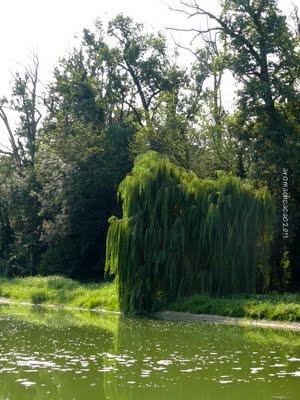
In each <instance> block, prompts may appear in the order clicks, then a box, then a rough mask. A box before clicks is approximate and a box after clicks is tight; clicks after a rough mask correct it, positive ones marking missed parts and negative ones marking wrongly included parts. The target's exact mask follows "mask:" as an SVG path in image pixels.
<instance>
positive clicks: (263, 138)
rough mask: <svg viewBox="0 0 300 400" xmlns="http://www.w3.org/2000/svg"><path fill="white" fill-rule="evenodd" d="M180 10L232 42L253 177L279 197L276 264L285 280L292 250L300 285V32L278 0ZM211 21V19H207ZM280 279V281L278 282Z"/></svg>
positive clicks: (230, 0) (227, 1)
mask: <svg viewBox="0 0 300 400" xmlns="http://www.w3.org/2000/svg"><path fill="white" fill-rule="evenodd" d="M181 5H182V7H181V8H179V9H177V11H179V12H181V13H184V14H185V15H187V16H188V17H190V18H191V19H192V18H198V21H199V23H200V26H199V27H197V28H195V29H194V30H195V31H196V32H197V34H198V35H203V34H207V33H209V32H217V33H218V38H219V42H220V43H223V45H225V44H226V47H227V51H228V55H229V64H228V66H229V68H230V70H231V71H232V73H233V75H234V77H235V79H236V80H237V81H238V82H239V83H240V89H239V90H238V112H239V122H240V123H241V125H240V133H239V139H240V141H241V142H244V144H245V146H244V148H245V149H248V151H250V150H251V149H252V154H251V167H250V169H249V176H250V177H254V178H255V179H256V180H257V182H258V183H259V182H261V183H264V182H266V183H267V184H268V186H269V188H270V190H271V192H272V194H273V195H274V196H275V198H276V203H277V221H276V226H277V230H276V234H275V238H274V244H273V254H272V256H271V263H272V264H273V267H274V268H273V270H274V271H277V272H276V274H275V275H277V276H274V280H277V281H278V284H279V287H280V286H281V285H282V277H281V276H280V274H281V272H280V271H281V269H280V264H281V260H282V257H283V254H284V252H285V251H289V252H290V263H291V267H292V270H293V278H294V283H295V284H296V286H297V287H299V284H300V281H299V277H300V276H299V272H300V271H299V266H297V263H296V261H295V260H296V259H299V254H298V255H296V254H295V252H296V247H295V243H296V240H297V239H296V238H297V237H298V236H299V232H298V230H297V229H298V228H296V227H297V226H299V213H298V212H297V209H296V208H297V204H299V200H300V198H299V185H297V181H299V163H298V162H297V155H296V151H295V149H296V148H297V146H298V145H299V140H298V135H299V107H298V104H299V86H298V79H299V65H300V64H299V46H298V45H299V37H298V36H297V34H296V33H295V32H294V31H292V30H291V29H290V28H289V26H288V24H287V21H286V17H285V16H284V15H282V13H281V11H280V10H279V9H278V6H277V1H276V0H253V1H250V0H242V1H241V0H224V1H222V2H221V11H220V13H219V14H215V13H213V12H211V11H210V10H208V9H206V8H204V7H203V6H202V5H201V2H200V1H199V2H197V1H193V2H191V3H187V2H185V1H181ZM207 21H208V22H207ZM283 168H287V169H288V171H289V191H290V195H291V199H290V208H289V211H290V220H291V223H290V226H289V230H290V232H289V239H288V241H286V242H284V240H283V239H282V170H283ZM274 284H275V282H274Z"/></svg>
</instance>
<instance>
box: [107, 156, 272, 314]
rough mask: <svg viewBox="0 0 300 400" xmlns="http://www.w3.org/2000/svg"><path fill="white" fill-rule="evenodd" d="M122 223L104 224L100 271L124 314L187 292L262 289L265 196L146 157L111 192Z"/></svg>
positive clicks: (267, 222)
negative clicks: (114, 288) (109, 279)
mask: <svg viewBox="0 0 300 400" xmlns="http://www.w3.org/2000/svg"><path fill="white" fill-rule="evenodd" d="M119 196H120V199H121V200H122V205H123V218H122V219H117V218H116V217H112V218H111V219H110V226H109V231H108V236H107V251H106V271H107V272H108V273H111V274H114V275H116V279H117V281H118V287H119V296H120V305H121V309H122V310H123V311H124V312H130V313H131V312H134V313H142V312H145V311H151V310H153V309H155V308H157V307H158V305H159V303H161V302H162V301H164V300H172V299H175V298H177V297H178V296H186V295H190V294H193V293H206V294H211V295H223V294H227V293H241V292H255V290H256V283H257V276H258V273H259V274H260V275H261V276H262V277H263V280H264V283H265V285H266V286H267V285H268V274H269V271H268V263H267V259H268V248H269V241H270V236H271V231H272V219H273V205H272V200H271V197H270V195H269V193H268V191H267V190H266V189H260V190H255V189H254V188H253V187H252V186H251V184H250V183H244V182H243V181H241V180H240V179H239V178H236V177H234V176H231V175H230V176H228V175H220V176H219V178H218V179H216V180H214V181H213V180H200V179H199V178H197V177H196V175H195V174H193V173H191V172H187V171H185V170H184V169H181V168H179V167H177V166H175V165H173V164H172V163H171V162H170V161H169V160H168V159H167V158H165V157H163V156H160V155H158V154H157V153H155V152H148V153H146V154H144V155H142V156H140V157H139V158H137V160H136V162H135V165H134V168H133V171H132V173H131V174H130V175H128V176H127V177H126V178H125V179H124V180H123V182H122V183H121V184H120V187H119Z"/></svg>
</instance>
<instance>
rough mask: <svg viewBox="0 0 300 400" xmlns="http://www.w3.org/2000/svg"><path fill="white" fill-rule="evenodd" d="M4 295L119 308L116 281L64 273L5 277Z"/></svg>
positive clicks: (0, 286) (21, 299)
mask: <svg viewBox="0 0 300 400" xmlns="http://www.w3.org/2000/svg"><path fill="white" fill-rule="evenodd" d="M0 297H4V298H7V299H10V300H15V301H19V302H29V303H32V304H52V305H63V306H66V307H82V308H86V309H102V310H109V311H118V310H119V301H118V294H117V289H116V285H115V284H114V283H81V282H78V281H75V280H72V279H69V278H64V277H62V276H48V277H42V276H35V277H26V278H14V279H7V278H1V279H0Z"/></svg>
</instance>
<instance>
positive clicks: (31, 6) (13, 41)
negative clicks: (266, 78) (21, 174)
mask: <svg viewBox="0 0 300 400" xmlns="http://www.w3.org/2000/svg"><path fill="white" fill-rule="evenodd" d="M0 1H1V3H2V4H1V14H0V52H1V53H0V54H1V59H0V97H2V96H3V95H6V96H8V95H9V88H10V82H11V78H12V72H15V71H16V70H17V69H18V68H19V66H18V64H17V63H22V64H28V63H29V61H30V57H31V53H32V52H36V53H37V54H38V55H39V59H40V77H41V80H42V82H43V83H45V84H46V83H48V82H49V80H50V79H51V75H52V71H53V67H54V66H55V65H56V63H57V60H58V58H59V57H61V56H64V55H65V54H66V53H67V52H68V51H69V50H71V49H72V47H73V46H74V44H75V43H76V40H75V39H74V36H76V35H77V36H78V37H80V36H81V32H82V30H83V28H86V27H87V28H89V27H90V28H92V27H93V23H94V21H95V19H96V18H97V17H100V18H101V19H102V20H104V21H108V20H109V19H111V18H113V17H114V16H115V15H117V14H118V13H120V12H122V13H123V14H125V15H128V16H130V17H132V18H133V19H134V20H136V21H137V22H142V23H144V24H145V29H148V30H153V31H157V30H160V31H164V30H165V27H166V26H172V27H176V26H178V27H183V26H188V27H191V26H192V24H194V26H195V25H196V20H195V19H194V20H193V21H192V22H191V21H190V22H189V23H188V25H187V22H186V21H185V17H184V16H183V15H182V14H178V13H175V12H172V11H170V10H169V8H168V5H169V4H171V5H173V6H179V0H139V1H138V0H107V1H103V0H0ZM292 1H293V3H294V4H297V5H298V6H299V8H300V0H279V6H280V8H281V9H283V10H284V12H285V13H286V14H288V13H289V12H290V11H291V3H292ZM199 3H200V4H202V5H203V6H205V7H206V8H209V9H211V10H216V4H217V3H218V1H217V0H199ZM167 35H169V34H168V33H167ZM183 35H184V34H176V40H177V41H179V42H180V41H183V40H184V39H185V38H186V36H183ZM169 37H170V35H169ZM170 40H171V39H170ZM183 57H184V58H183V59H182V60H181V61H182V62H183V63H186V64H188V63H190V61H191V58H190V56H189V55H188V53H185V55H184V56H183ZM231 86H232V82H230V83H229V82H228V87H227V89H228V90H225V92H226V93H227V99H228V102H230V101H231V100H232V88H231ZM230 89H231V90H230ZM2 135H3V129H2V126H1V125H0V142H1V141H2V142H3V139H4V138H3V136H2Z"/></svg>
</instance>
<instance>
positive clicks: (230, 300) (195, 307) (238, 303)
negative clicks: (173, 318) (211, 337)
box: [168, 294, 300, 321]
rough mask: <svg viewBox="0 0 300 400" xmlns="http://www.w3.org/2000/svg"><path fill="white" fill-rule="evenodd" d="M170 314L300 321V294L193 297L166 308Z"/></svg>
mask: <svg viewBox="0 0 300 400" xmlns="http://www.w3.org/2000/svg"><path fill="white" fill-rule="evenodd" d="M168 309H169V310H172V311H186V312H190V313H195V314H216V315H222V316H228V317H243V318H253V319H269V320H273V321H300V294H284V295H279V294H278V295H250V296H235V297H222V298H212V297H208V296H200V295H195V296H191V297H188V298H183V299H179V300H177V301H176V302H174V303H172V304H170V305H169V306H168Z"/></svg>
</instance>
